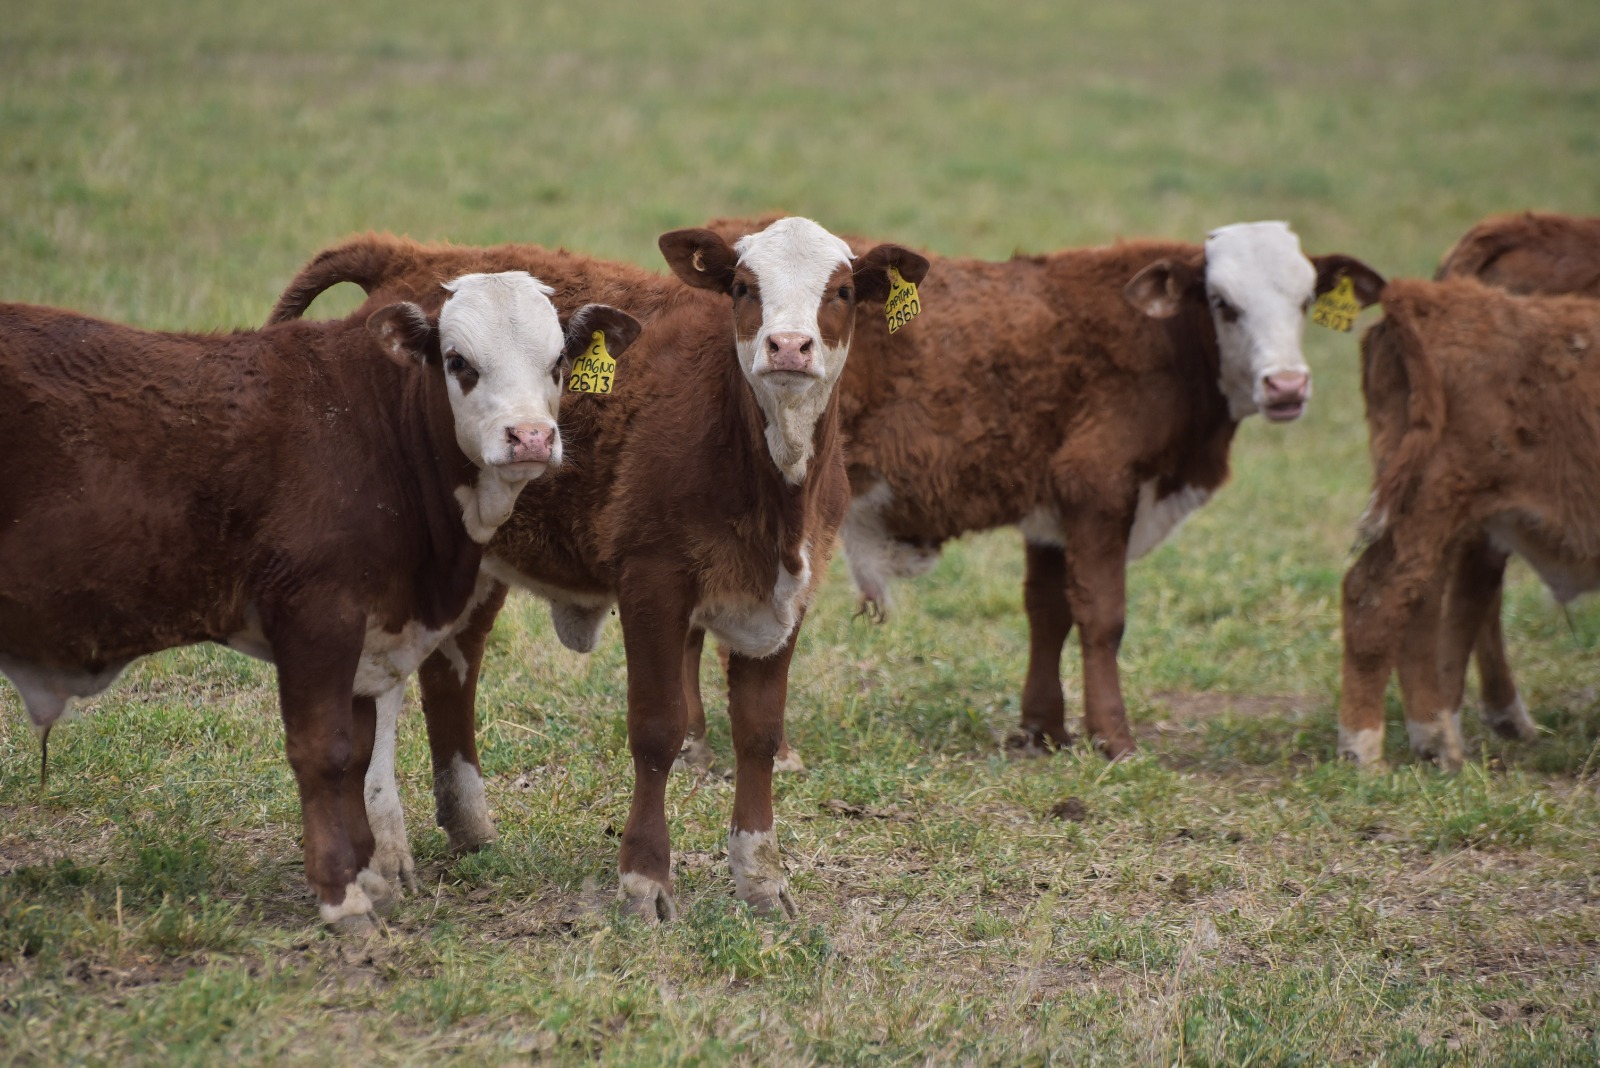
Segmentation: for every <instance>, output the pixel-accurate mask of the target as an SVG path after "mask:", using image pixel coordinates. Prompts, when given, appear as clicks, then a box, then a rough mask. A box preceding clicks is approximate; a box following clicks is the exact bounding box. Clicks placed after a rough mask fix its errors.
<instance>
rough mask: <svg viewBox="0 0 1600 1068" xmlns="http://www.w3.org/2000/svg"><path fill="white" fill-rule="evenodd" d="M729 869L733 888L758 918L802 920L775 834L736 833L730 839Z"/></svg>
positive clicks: (768, 832)
mask: <svg viewBox="0 0 1600 1068" xmlns="http://www.w3.org/2000/svg"><path fill="white" fill-rule="evenodd" d="M728 867H729V868H731V869H732V870H733V885H734V888H735V889H736V891H737V893H738V895H739V900H740V901H743V902H744V903H745V904H747V905H749V906H750V907H751V909H753V910H754V911H755V913H756V914H757V915H758V916H776V915H779V914H780V913H781V914H782V915H783V916H785V917H786V918H788V919H791V920H792V919H794V918H795V917H796V916H798V915H799V914H800V913H799V910H798V909H797V908H795V904H794V897H793V896H792V895H791V894H790V893H789V880H788V877H787V876H786V875H785V874H784V871H783V857H782V856H780V855H779V853H778V839H777V836H776V835H774V834H773V833H772V832H771V831H734V832H732V833H731V834H729V835H728Z"/></svg>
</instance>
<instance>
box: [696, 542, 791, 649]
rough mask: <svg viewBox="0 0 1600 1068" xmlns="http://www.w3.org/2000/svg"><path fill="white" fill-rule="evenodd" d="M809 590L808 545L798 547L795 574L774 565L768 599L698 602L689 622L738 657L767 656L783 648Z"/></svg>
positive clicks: (780, 565)
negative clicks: (798, 559)
mask: <svg viewBox="0 0 1600 1068" xmlns="http://www.w3.org/2000/svg"><path fill="white" fill-rule="evenodd" d="M810 588H811V546H810V544H809V543H808V544H805V545H802V546H801V547H800V571H799V573H798V574H796V573H795V572H792V571H790V570H789V569H788V568H786V567H784V566H783V565H782V564H779V565H778V578H777V581H776V582H774V583H773V584H772V596H771V597H770V598H769V599H767V600H764V601H756V600H751V601H742V602H734V601H727V602H722V603H713V602H708V603H702V604H700V605H699V606H698V607H696V608H695V610H694V615H693V617H692V622H693V624H694V625H695V626H697V627H703V628H705V629H706V630H708V631H710V632H711V633H712V634H715V635H716V636H717V638H718V640H720V641H721V642H722V643H723V644H724V645H726V646H728V648H730V649H732V650H733V651H735V652H737V653H739V654H740V655H741V656H749V657H764V656H771V655H772V654H773V653H775V652H777V651H778V650H779V649H781V648H783V643H784V642H786V641H788V640H789V635H790V634H792V633H794V628H795V624H796V623H797V622H799V619H800V611H801V609H803V608H804V607H805V606H806V597H807V595H808V593H809V591H810Z"/></svg>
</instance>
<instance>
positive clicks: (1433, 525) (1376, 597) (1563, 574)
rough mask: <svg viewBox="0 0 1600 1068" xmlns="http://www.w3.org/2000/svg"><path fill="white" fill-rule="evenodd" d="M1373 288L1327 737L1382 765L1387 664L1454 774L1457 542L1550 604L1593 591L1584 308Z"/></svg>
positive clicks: (1445, 290)
mask: <svg viewBox="0 0 1600 1068" xmlns="http://www.w3.org/2000/svg"><path fill="white" fill-rule="evenodd" d="M1382 299H1383V309H1384V318H1383V319H1382V320H1381V321H1379V322H1378V323H1377V324H1376V325H1374V326H1373V327H1372V328H1371V329H1370V330H1369V331H1367V334H1366V336H1365V337H1364V338H1363V339H1362V346H1361V348H1362V381H1361V388H1362V394H1363V395H1364V397H1365V398H1366V403H1367V424H1368V430H1369V432H1370V448H1371V452H1372V460H1373V470H1374V485H1375V488H1374V491H1373V499H1372V504H1371V506H1370V508H1369V509H1368V512H1367V515H1366V516H1365V517H1364V519H1363V528H1362V529H1363V535H1364V536H1365V537H1366V538H1367V539H1368V540H1369V544H1368V546H1367V548H1366V549H1365V551H1364V552H1362V554H1361V556H1360V558H1359V559H1357V561H1356V563H1355V564H1354V565H1353V566H1352V567H1351V568H1350V571H1349V572H1348V574H1346V576H1345V581H1344V641H1345V649H1344V668H1343V672H1344V688H1343V693H1342V696H1341V700H1340V707H1339V749H1340V752H1341V753H1343V754H1344V755H1345V756H1348V757H1350V758H1352V759H1354V760H1356V761H1358V762H1359V763H1362V764H1377V763H1379V762H1380V761H1381V759H1382V753H1383V692H1384V688H1385V686H1386V685H1387V683H1388V679H1389V673H1390V671H1391V670H1397V671H1398V673H1399V676H1400V687H1401V691H1402V694H1403V697H1404V704H1405V714H1406V730H1407V733H1408V734H1409V735H1410V740H1411V747H1412V749H1413V750H1414V751H1415V752H1417V753H1418V754H1419V755H1422V756H1425V757H1431V758H1433V759H1435V760H1437V761H1438V762H1439V764H1440V765H1441V766H1443V767H1445V768H1447V769H1451V770H1454V769H1457V768H1459V767H1460V766H1461V763H1462V760H1463V757H1464V753H1463V747H1462V742H1461V726H1460V720H1459V716H1460V693H1459V683H1460V670H1459V668H1458V669H1457V670H1456V672H1455V675H1454V680H1453V681H1454V690H1455V692H1454V693H1453V694H1452V693H1451V692H1449V691H1450V689H1451V683H1450V681H1448V680H1450V679H1451V675H1450V673H1449V672H1446V671H1442V670H1441V665H1440V651H1441V649H1450V648H1454V649H1456V650H1459V653H1458V655H1459V656H1460V658H1461V659H1462V660H1463V661H1464V659H1465V650H1466V649H1468V648H1470V647H1471V645H1472V641H1473V638H1474V636H1476V635H1477V634H1479V633H1481V629H1482V622H1483V621H1482V619H1481V616H1478V615H1474V614H1473V613H1472V612H1467V611H1457V612H1454V613H1451V614H1449V615H1447V614H1446V613H1445V612H1444V611H1442V607H1443V602H1444V600H1445V591H1446V589H1447V588H1448V587H1449V584H1450V579H1451V576H1452V568H1453V567H1454V566H1455V561H1456V555H1457V553H1458V551H1459V550H1460V549H1461V547H1462V546H1463V545H1465V544H1470V543H1472V542H1474V541H1476V540H1477V539H1480V538H1483V537H1487V539H1488V541H1489V543H1490V544H1491V545H1492V546H1493V547H1494V548H1495V549H1496V550H1498V551H1499V552H1502V553H1512V552H1514V553H1516V554H1517V555H1519V556H1521V557H1523V559H1525V560H1527V561H1528V563H1529V564H1530V565H1532V567H1533V569H1534V570H1535V571H1536V572H1537V573H1538V575H1539V576H1540V578H1542V579H1543V580H1544V581H1545V583H1546V584H1547V585H1548V586H1549V587H1550V589H1551V592H1552V593H1554V594H1555V596H1556V598H1557V599H1558V600H1560V601H1563V602H1565V601H1567V600H1570V599H1571V598H1573V597H1575V596H1577V595H1578V594H1580V593H1583V592H1586V591H1589V590H1593V589H1595V588H1596V587H1597V586H1600V491H1597V489H1596V487H1597V486H1600V419H1597V417H1596V413H1597V412H1600V367H1597V365H1596V362H1595V359H1594V354H1595V353H1596V352H1600V303H1597V302H1596V301H1594V300H1590V299H1585V298H1581V297H1525V296H1514V295H1511V294H1508V293H1506V292H1504V291H1503V290H1500V289H1494V288H1490V287H1488V286H1484V285H1481V284H1480V283H1478V282H1476V281H1472V280H1467V279H1456V280H1450V281H1446V282H1424V281H1410V280H1408V281H1402V282H1393V283H1390V284H1389V286H1388V287H1387V288H1385V289H1384V291H1383V298H1382ZM1477 603H1478V604H1479V606H1480V608H1481V607H1482V606H1483V605H1485V604H1486V603H1487V602H1486V601H1484V600H1483V599H1482V598H1479V599H1477ZM1441 630H1443V631H1444V632H1445V633H1443V634H1441ZM1450 631H1454V632H1455V633H1454V634H1453V635H1452V634H1450V633H1449V632H1450Z"/></svg>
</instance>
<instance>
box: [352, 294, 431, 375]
mask: <svg viewBox="0 0 1600 1068" xmlns="http://www.w3.org/2000/svg"><path fill="white" fill-rule="evenodd" d="M367 332H368V333H370V334H371V335H372V336H373V337H374V338H375V339H377V342H378V347H379V348H380V349H382V350H383V351H384V354H385V355H387V356H388V357H389V359H391V360H393V361H394V362H395V363H398V364H400V365H402V366H404V365H407V364H412V363H419V364H420V363H427V362H428V361H429V360H433V361H435V362H437V361H438V359H439V324H438V323H436V322H431V321H430V320H429V319H428V314H427V312H424V311H423V310H422V309H421V308H420V307H418V306H417V305H415V304H412V303H411V302H410V301H404V302H402V303H400V304H390V305H388V306H387V307H383V308H379V309H378V310H377V311H375V312H373V313H372V314H371V315H370V316H368V317H367Z"/></svg>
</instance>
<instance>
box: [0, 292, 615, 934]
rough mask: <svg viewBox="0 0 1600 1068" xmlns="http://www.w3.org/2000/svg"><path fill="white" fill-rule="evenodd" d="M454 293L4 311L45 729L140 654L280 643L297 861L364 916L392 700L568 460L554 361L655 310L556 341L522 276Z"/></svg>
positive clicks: (11, 543)
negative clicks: (514, 512)
mask: <svg viewBox="0 0 1600 1068" xmlns="http://www.w3.org/2000/svg"><path fill="white" fill-rule="evenodd" d="M449 288H450V291H451V295H450V297H449V299H448V300H447V302H446V305H445V308H444V311H443V314H442V315H441V316H440V317H439V318H438V320H434V319H431V318H430V317H429V316H428V315H427V314H426V313H425V312H424V311H423V310H422V308H420V307H419V306H417V305H415V304H411V303H397V304H390V305H387V306H384V307H382V308H380V309H378V310H377V311H375V312H374V313H373V314H372V315H371V316H370V317H350V318H347V319H343V320H336V321H330V322H318V323H290V324H284V325H280V326H274V327H269V328H268V329H266V330H262V331H256V332H240V333H234V334H220V335H194V334H168V333H152V332H146V331H142V330H135V329H132V328H129V327H123V326H118V325H115V324H112V323H105V322H101V321H99V320H94V319H89V318H86V317H84V316H79V315H74V314H72V313H70V312H64V311H59V310H56V309H51V308H34V307H28V306H23V305H0V377H3V378H4V379H5V381H6V382H7V389H6V390H5V391H4V394H3V395H0V437H4V438H5V441H4V445H5V448H4V449H3V450H0V453H3V455H4V457H5V462H4V463H0V517H4V518H3V521H0V590H4V591H5V596H4V597H0V671H4V672H5V674H6V675H7V676H8V677H10V678H11V679H12V681H13V682H14V683H15V684H16V685H17V687H18V689H19V691H20V692H21V694H22V697H23V701H24V703H25V704H26V706H27V710H28V713H29V716H30V718H31V719H32V720H33V722H34V724H35V726H36V727H37V728H38V729H39V730H40V732H41V733H42V734H45V735H47V734H48V732H49V730H50V728H51V726H52V725H53V724H54V723H55V722H56V721H57V720H58V719H60V718H61V717H62V716H63V715H64V714H65V713H66V712H67V710H68V707H69V705H70V703H71V702H72V701H73V700H74V699H77V698H86V697H91V696H93V695H94V694H96V693H98V692H100V691H101V690H103V689H104V688H105V687H107V686H109V685H110V684H111V683H112V682H113V681H114V680H115V679H116V677H117V675H118V674H119V673H120V672H121V671H122V670H123V669H124V668H125V667H126V666H127V665H128V664H129V663H130V662H131V661H133V660H134V659H136V658H137V657H139V656H143V655H145V654H148V653H152V652H156V651H159V650H161V649H166V648H172V647H174V646H179V645H186V644H192V643H196V642H202V641H214V642H220V643H226V644H229V645H231V646H233V647H235V648H238V649H240V650H241V651H244V652H248V653H251V654H254V655H257V656H261V657H263V658H265V659H268V660H271V661H272V662H273V663H275V664H276V665H277V668H278V682H279V692H280V705H281V708H282V712H283V719H284V725H285V733H286V743H285V745H286V749H287V753H288V757H289V762H290V765H291V767H292V768H293V769H294V773H295V777H296V779H297V782H298V785H299V789H300V798H301V808H302V817H303V823H304V828H303V830H304V846H305V871H306V878H307V880H308V881H309V882H310V884H311V886H312V887H313V889H314V890H315V891H316V893H317V896H318V899H319V903H320V907H321V913H322V917H323V919H324V920H325V921H327V922H328V923H333V924H339V925H341V926H347V927H356V928H364V927H369V926H370V923H371V920H370V913H371V911H372V909H373V907H374V905H375V904H376V903H377V902H379V901H381V900H382V899H383V898H384V897H386V896H387V895H388V892H389V887H388V885H387V883H386V881H385V880H384V879H382V878H381V877H380V876H378V875H377V874H376V873H375V872H374V871H373V870H372V868H371V866H370V863H369V862H370V860H371V856H372V850H373V838H372V832H371V828H370V825H369V824H368V822H367V820H366V818H365V816H364V815H363V813H362V797H361V781H362V775H363V773H364V772H365V770H366V764H367V760H368V756H369V754H370V752H371V747H372V744H373V731H374V720H375V717H376V703H377V702H376V700H375V699H377V698H380V697H382V698H385V699H387V698H389V697H391V696H395V695H398V693H399V691H400V689H401V687H403V685H404V681H405V677H406V675H408V674H409V673H410V672H411V671H413V670H415V668H416V667H417V665H418V664H419V663H420V662H421V660H422V659H423V658H424V657H425V656H427V655H428V654H429V652H431V651H432V649H433V647H434V645H435V644H436V643H437V641H438V639H439V638H440V637H441V636H442V635H443V634H444V633H445V632H446V630H447V629H448V628H449V627H450V626H451V625H452V624H453V623H454V621H455V620H456V618H457V617H458V616H460V615H461V614H462V613H463V612H464V611H466V610H467V608H468V607H469V605H470V604H471V602H472V599H473V597H474V591H475V590H476V589H477V588H478V570H479V565H480V563H481V559H482V553H483V546H482V543H483V542H484V541H486V540H487V539H488V537H489V535H490V534H491V533H492V532H493V527H494V525H495V524H496V523H497V522H499V520H500V519H503V518H504V516H505V515H506V514H509V511H510V507H511V502H512V501H513V500H514V498H515V496H516V493H517V491H518V490H519V489H520V488H521V487H522V486H523V485H525V484H526V483H527V482H528V481H529V480H530V479H532V478H534V477H535V476H537V475H538V474H539V473H540V472H541V471H542V470H544V468H545V467H546V466H547V465H548V464H550V463H551V462H553V461H555V460H556V459H558V458H559V440H558V438H557V437H556V434H555V419H554V416H555V411H556V402H557V400H558V398H559V379H560V376H561V373H562V369H563V367H564V366H565V365H566V364H567V363H570V360H571V359H572V358H573V356H574V355H575V354H576V353H577V352H579V351H581V350H582V349H583V348H584V347H585V346H587V345H588V344H589V341H590V337H591V334H592V332H593V331H594V330H596V329H606V330H608V331H610V330H613V329H615V330H616V331H617V332H618V334H619V336H618V337H617V338H616V339H615V340H614V341H613V346H614V347H620V346H625V345H626V343H627V341H628V340H629V339H631V337H632V336H633V333H634V332H636V329H637V327H636V324H634V323H633V322H632V320H631V319H629V318H628V317H627V316H625V315H623V314H622V313H620V312H616V311H614V310H612V309H601V308H593V309H589V310H588V311H587V313H586V314H581V315H575V316H574V317H573V319H572V321H571V322H570V323H569V325H568V330H567V331H566V333H565V334H564V333H563V331H562V329H561V327H560V325H559V323H558V321H557V318H556V313H555V310H554V308H553V307H552V306H551V304H550V301H549V298H548V294H549V290H548V289H546V288H545V287H544V286H542V285H541V284H540V283H539V282H537V281H536V280H535V279H533V278H532V277H530V276H529V275H527V274H526V273H522V272H516V273H513V274H510V275H501V276H497V275H477V276H469V277H464V278H460V279H457V281H456V282H454V283H452V284H451V286H450V287H449ZM152 428H160V432H159V433H152ZM40 501H49V502H51V505H50V507H40V506H39V504H38V502H40Z"/></svg>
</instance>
